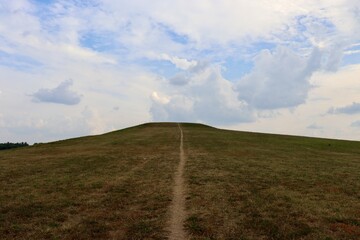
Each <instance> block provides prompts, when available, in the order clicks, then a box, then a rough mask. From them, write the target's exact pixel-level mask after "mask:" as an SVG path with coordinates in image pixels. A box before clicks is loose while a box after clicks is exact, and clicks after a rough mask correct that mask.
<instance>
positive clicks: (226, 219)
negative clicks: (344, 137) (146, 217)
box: [183, 125, 360, 240]
mask: <svg viewBox="0 0 360 240" xmlns="http://www.w3.org/2000/svg"><path fill="white" fill-rule="evenodd" d="M183 129H184V136H185V138H184V141H185V142H184V149H185V154H186V155H187V166H186V168H185V177H186V179H187V182H188V186H187V187H188V194H189V196H188V199H187V202H186V204H187V207H188V209H187V214H188V219H187V223H186V227H187V229H188V231H189V233H191V234H192V236H193V239H328V240H330V239H360V142H350V141H336V140H326V139H314V138H302V137H290V136H278V135H268V134H255V133H243V132H234V131H223V130H217V129H213V128H206V127H202V126H197V125H187V126H186V127H184V128H183Z"/></svg>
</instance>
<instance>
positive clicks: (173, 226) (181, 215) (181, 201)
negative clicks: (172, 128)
mask: <svg viewBox="0 0 360 240" xmlns="http://www.w3.org/2000/svg"><path fill="white" fill-rule="evenodd" d="M178 127H179V130H180V161H179V165H178V168H177V170H176V172H175V179H174V180H175V183H174V189H173V199H172V203H171V206H170V221H169V231H170V235H169V239H170V240H178V239H187V235H186V232H185V230H184V227H183V226H184V221H185V217H186V215H185V186H184V176H183V173H184V167H185V163H186V158H185V154H184V149H183V131H182V128H181V126H180V124H179V123H178Z"/></svg>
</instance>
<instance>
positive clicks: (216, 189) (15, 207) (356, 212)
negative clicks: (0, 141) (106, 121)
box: [0, 123, 360, 240]
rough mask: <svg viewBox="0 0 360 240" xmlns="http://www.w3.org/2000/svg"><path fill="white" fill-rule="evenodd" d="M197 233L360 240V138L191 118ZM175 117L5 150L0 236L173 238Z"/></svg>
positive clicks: (189, 153) (191, 199)
mask: <svg viewBox="0 0 360 240" xmlns="http://www.w3.org/2000/svg"><path fill="white" fill-rule="evenodd" d="M182 127H183V131H184V150H185V154H186V157H187V163H186V166H185V179H186V184H187V186H186V189H187V197H186V211H187V214H188V217H187V220H186V222H185V228H186V230H187V232H188V233H189V235H190V237H191V238H192V239H328V240H329V239H359V238H360V142H351V141H339V140H328V139H316V138H304V137H291V136H280V135H269V134H258V133H246V132H236V131H225V130H219V129H215V128H211V127H207V126H204V125H199V124H182ZM178 161H179V129H178V127H177V125H176V124H171V123H161V124H160V123H159V124H144V125H140V126H137V127H133V128H128V129H125V130H121V131H116V132H112V133H108V134H104V135H100V136H93V137H84V138H77V139H71V140H66V141H59V142H54V143H49V144H39V145H36V146H32V147H26V148H21V149H11V150H6V151H1V152H0V236H1V237H0V238H1V239H166V236H167V232H166V229H167V220H168V218H169V206H170V202H171V198H172V187H173V176H174V172H175V169H176V167H177V164H178Z"/></svg>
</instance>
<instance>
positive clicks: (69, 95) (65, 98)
mask: <svg viewBox="0 0 360 240" xmlns="http://www.w3.org/2000/svg"><path fill="white" fill-rule="evenodd" d="M72 85H73V81H72V80H66V81H64V82H62V83H60V85H59V86H57V87H56V88H53V89H47V88H42V89H40V90H39V91H37V92H36V93H34V94H32V97H33V101H34V102H49V103H58V104H64V105H76V104H78V103H80V100H81V95H80V94H78V93H76V92H74V91H72V90H70V87H71V86H72Z"/></svg>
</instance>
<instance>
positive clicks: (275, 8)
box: [0, 0, 360, 143]
mask: <svg viewBox="0 0 360 240" xmlns="http://www.w3.org/2000/svg"><path fill="white" fill-rule="evenodd" d="M359 12H360V3H359V1H357V0H318V1H310V0H299V1H296V3H293V2H289V1H288V0H276V1H275V0H274V1H272V0H270V1H269V0H258V1H245V0H229V1H220V0H199V1H191V2H188V1H180V0H173V1H160V0H154V1H143V0H142V1H141V0H133V1H131V2H129V1H122V0H119V1H113V0H87V1H85V0H84V1H81V0H77V1H65V0H62V1H60V0H44V1H40V0H16V1H5V0H0V76H1V77H0V142H4V141H28V142H30V143H33V142H46V141H53V140H58V139H63V138H70V137H76V136H83V135H89V134H100V133H104V132H107V131H111V130H116V129H120V128H124V127H128V126H132V125H136V124H139V123H143V122H149V121H187V122H201V123H206V124H210V125H214V126H217V127H223V128H229V129H238V130H247V131H259V132H273V133H282V134H293V135H306V136H317V137H329V138H341V139H355V140H359V139H360V127H359V124H358V123H359V121H360V111H359V108H358V106H359V104H360V79H359V76H360V27H359V26H360V14H359Z"/></svg>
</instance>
